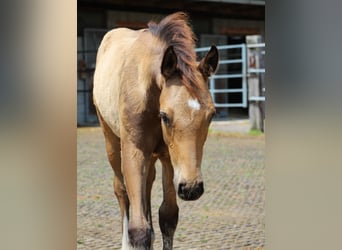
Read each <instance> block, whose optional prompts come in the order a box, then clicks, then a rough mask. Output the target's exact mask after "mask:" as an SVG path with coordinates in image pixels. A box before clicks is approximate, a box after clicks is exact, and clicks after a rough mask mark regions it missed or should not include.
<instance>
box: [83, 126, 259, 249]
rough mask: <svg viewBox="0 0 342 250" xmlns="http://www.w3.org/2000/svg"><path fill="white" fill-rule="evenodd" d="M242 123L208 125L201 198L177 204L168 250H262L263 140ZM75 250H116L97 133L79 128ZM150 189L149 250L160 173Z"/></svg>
mask: <svg viewBox="0 0 342 250" xmlns="http://www.w3.org/2000/svg"><path fill="white" fill-rule="evenodd" d="M248 130H249V124H248V121H234V122H214V123H213V125H212V127H211V129H210V131H211V134H210V135H209V137H208V140H207V142H206V145H205V154H204V158H203V163H202V172H203V176H204V181H205V193H204V194H203V196H202V197H201V198H200V199H199V200H197V201H188V202H186V201H181V200H179V199H178V205H179V208H180V215H179V223H178V227H177V230H176V233H175V239H174V249H184V250H188V249H193V250H195V249H198V250H202V249H211V250H215V249H263V246H264V244H265V210H264V209H265V204H264V201H265V189H264V187H265V184H264V181H265V180H264V174H265V169H264V146H265V145H264V136H262V135H261V136H251V135H248V134H247V131H248ZM77 136H78V140H77V143H78V160H77V165H78V181H77V182H78V195H77V203H78V207H77V218H78V225H77V226H78V230H77V243H78V244H77V249H79V250H83V249H120V248H121V224H120V216H119V208H118V204H117V201H116V199H115V197H114V194H113V188H112V179H113V173H112V170H111V168H110V167H109V164H108V162H107V159H106V155H105V148H104V139H103V135H102V132H101V130H100V128H94V127H93V128H79V129H78V131H77ZM158 166H160V165H159V163H158V165H157V177H156V181H155V183H154V186H153V190H152V196H153V199H152V208H153V210H152V213H153V219H154V229H155V232H156V240H155V243H154V248H155V249H161V234H160V230H159V226H158V208H159V205H160V203H161V201H162V193H161V171H160V170H161V169H160V168H159V167H158Z"/></svg>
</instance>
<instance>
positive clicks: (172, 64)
mask: <svg viewBox="0 0 342 250" xmlns="http://www.w3.org/2000/svg"><path fill="white" fill-rule="evenodd" d="M176 70H177V56H176V53H175V51H174V50H173V47H172V46H169V47H168V48H167V49H166V51H165V53H164V57H163V62H162V65H161V72H162V74H163V76H164V77H165V78H166V79H168V78H170V77H171V76H172V75H173V74H174V73H175V72H176Z"/></svg>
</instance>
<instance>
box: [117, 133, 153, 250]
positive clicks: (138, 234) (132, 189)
mask: <svg viewBox="0 0 342 250" xmlns="http://www.w3.org/2000/svg"><path fill="white" fill-rule="evenodd" d="M121 149H122V170H123V175H124V179H125V184H126V189H127V194H128V198H129V202H130V208H131V211H130V216H129V222H128V238H129V249H139V250H140V249H151V243H152V232H153V229H152V227H151V225H150V223H149V222H148V220H147V210H148V208H147V202H146V201H147V197H146V194H147V185H146V184H147V179H148V174H149V167H150V160H151V159H146V157H145V155H146V154H144V152H142V151H141V150H139V149H138V148H136V147H135V145H134V144H133V143H132V142H130V141H127V140H126V141H124V142H123V141H122V143H121Z"/></svg>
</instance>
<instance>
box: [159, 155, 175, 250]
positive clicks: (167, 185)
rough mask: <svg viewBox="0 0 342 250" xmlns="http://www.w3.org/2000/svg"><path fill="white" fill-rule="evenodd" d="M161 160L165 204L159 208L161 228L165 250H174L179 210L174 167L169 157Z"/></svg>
mask: <svg viewBox="0 0 342 250" xmlns="http://www.w3.org/2000/svg"><path fill="white" fill-rule="evenodd" d="M160 160H161V162H162V165H163V170H162V179H163V202H162V204H161V206H160V208H159V227H160V230H161V232H162V236H163V250H172V247H173V236H174V233H175V231H176V227H177V223H178V211H179V209H178V206H177V199H176V191H175V188H174V185H173V167H172V165H171V162H170V159H169V157H163V158H160Z"/></svg>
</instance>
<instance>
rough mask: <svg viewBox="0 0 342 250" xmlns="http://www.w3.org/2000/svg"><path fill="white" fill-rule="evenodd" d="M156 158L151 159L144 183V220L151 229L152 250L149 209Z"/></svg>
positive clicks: (151, 224)
mask: <svg viewBox="0 0 342 250" xmlns="http://www.w3.org/2000/svg"><path fill="white" fill-rule="evenodd" d="M156 160H157V158H156V157H153V158H152V160H151V163H150V166H149V170H148V176H147V182H146V209H145V210H146V219H147V222H148V224H149V225H150V227H151V230H152V235H151V249H153V242H154V237H155V235H154V229H153V222H152V209H151V191H152V186H153V182H154V180H155V178H156V168H155V162H156Z"/></svg>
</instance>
